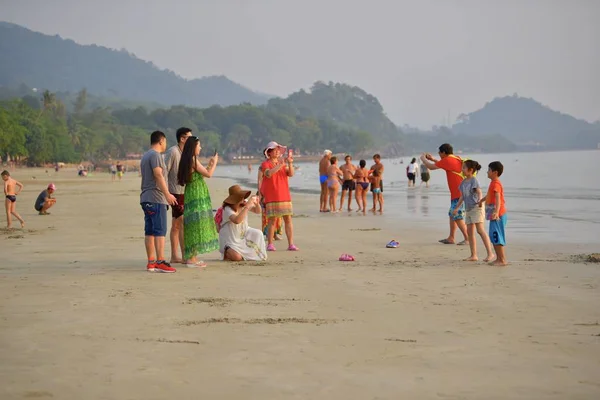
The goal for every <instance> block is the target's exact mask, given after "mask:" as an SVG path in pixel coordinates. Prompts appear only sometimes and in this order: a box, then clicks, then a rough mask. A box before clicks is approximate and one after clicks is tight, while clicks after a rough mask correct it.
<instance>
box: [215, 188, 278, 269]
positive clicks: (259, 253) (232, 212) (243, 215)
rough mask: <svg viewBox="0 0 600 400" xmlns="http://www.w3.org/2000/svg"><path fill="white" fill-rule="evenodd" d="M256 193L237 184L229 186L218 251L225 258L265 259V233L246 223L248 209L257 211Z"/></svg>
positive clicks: (231, 259) (256, 212) (234, 259)
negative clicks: (254, 194) (252, 194)
mask: <svg viewBox="0 0 600 400" xmlns="http://www.w3.org/2000/svg"><path fill="white" fill-rule="evenodd" d="M260 208H261V207H260V204H259V200H258V196H252V197H250V191H249V190H243V189H242V188H241V187H240V186H239V185H233V186H231V187H230V188H229V196H228V197H227V198H226V199H225V200H223V215H222V219H221V221H220V225H221V226H220V228H219V251H220V252H221V254H222V255H223V260H227V261H263V260H266V259H267V249H266V245H265V237H264V235H263V234H262V232H261V231H260V230H258V229H255V228H250V227H249V226H248V213H249V212H253V213H255V214H258V213H259V212H260Z"/></svg>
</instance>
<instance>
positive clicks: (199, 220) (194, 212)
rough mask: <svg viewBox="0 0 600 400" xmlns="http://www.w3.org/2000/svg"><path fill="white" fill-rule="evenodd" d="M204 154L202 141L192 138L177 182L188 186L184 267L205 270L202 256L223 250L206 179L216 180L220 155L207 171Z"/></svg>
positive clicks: (184, 153) (187, 142) (184, 216)
mask: <svg viewBox="0 0 600 400" xmlns="http://www.w3.org/2000/svg"><path fill="white" fill-rule="evenodd" d="M201 150H202V145H201V143H200V139H198V138H197V137H196V136H190V137H189V138H188V139H187V140H186V142H185V145H184V146H183V152H182V153H181V161H180V162H179V171H178V173H177V182H178V183H179V185H181V186H185V193H184V198H185V207H184V209H183V241H184V246H183V249H184V255H183V256H184V263H185V264H186V266H188V267H190V268H193V267H205V266H206V263H205V262H204V261H198V260H197V259H196V256H197V255H198V254H206V253H210V252H211V251H215V250H218V249H219V235H218V233H217V227H216V225H215V220H214V218H213V213H212V202H211V200H210V193H209V191H208V186H207V185H206V182H205V181H204V178H210V177H212V175H213V173H214V172H215V168H216V167H217V163H218V161H219V155H218V154H217V153H215V155H214V156H213V157H212V158H211V160H210V162H209V164H208V168H205V167H204V166H203V165H202V164H201V163H200V161H199V160H198V156H199V155H200V151H201Z"/></svg>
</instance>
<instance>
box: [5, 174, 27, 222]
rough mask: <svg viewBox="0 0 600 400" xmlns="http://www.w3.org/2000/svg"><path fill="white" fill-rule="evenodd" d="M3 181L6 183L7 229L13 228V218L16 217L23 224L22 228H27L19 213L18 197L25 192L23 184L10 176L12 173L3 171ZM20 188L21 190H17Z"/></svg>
mask: <svg viewBox="0 0 600 400" xmlns="http://www.w3.org/2000/svg"><path fill="white" fill-rule="evenodd" d="M0 175H1V176H2V180H3V181H4V197H5V199H4V207H5V208H6V228H7V229H11V228H12V217H13V216H14V217H15V218H16V219H17V221H19V223H20V224H21V228H24V227H25V221H24V220H23V218H21V216H20V215H19V213H18V212H17V196H18V195H19V193H21V190H23V184H22V183H21V182H19V181H17V180H14V179H13V178H11V176H10V172H8V171H6V170H4V171H2V174H0ZM17 188H19V189H17Z"/></svg>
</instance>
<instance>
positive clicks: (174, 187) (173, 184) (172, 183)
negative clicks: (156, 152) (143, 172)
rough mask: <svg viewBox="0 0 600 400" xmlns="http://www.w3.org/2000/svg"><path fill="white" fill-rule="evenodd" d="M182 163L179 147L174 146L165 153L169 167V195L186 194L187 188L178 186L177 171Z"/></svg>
mask: <svg viewBox="0 0 600 400" xmlns="http://www.w3.org/2000/svg"><path fill="white" fill-rule="evenodd" d="M179 161H181V150H179V146H177V145H176V146H173V147H171V148H170V149H169V150H167V152H166V153H165V164H166V166H167V179H168V181H169V193H172V194H184V193H185V186H181V185H179V184H177V171H179Z"/></svg>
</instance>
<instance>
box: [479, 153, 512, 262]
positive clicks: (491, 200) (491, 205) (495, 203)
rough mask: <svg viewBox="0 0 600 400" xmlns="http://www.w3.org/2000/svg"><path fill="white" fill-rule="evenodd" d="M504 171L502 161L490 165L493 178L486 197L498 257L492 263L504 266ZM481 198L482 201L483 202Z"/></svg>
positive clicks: (491, 237)
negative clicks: (502, 179)
mask: <svg viewBox="0 0 600 400" xmlns="http://www.w3.org/2000/svg"><path fill="white" fill-rule="evenodd" d="M502 172H504V166H503V165H502V163H501V162H500V161H494V162H491V163H490V165H489V166H488V171H487V176H488V178H490V179H491V182H490V186H489V187H488V192H487V196H486V197H485V217H486V219H487V220H488V221H490V239H491V241H492V244H493V245H494V250H496V255H497V256H498V258H497V259H496V261H494V262H493V263H492V265H495V266H498V267H504V266H506V265H508V261H506V254H505V253H504V248H505V247H506V236H505V234H504V229H505V228H506V206H505V205H504V187H503V186H502V182H500V179H499V178H500V176H501V175H502ZM483 201H484V200H481V202H480V203H483Z"/></svg>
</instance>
